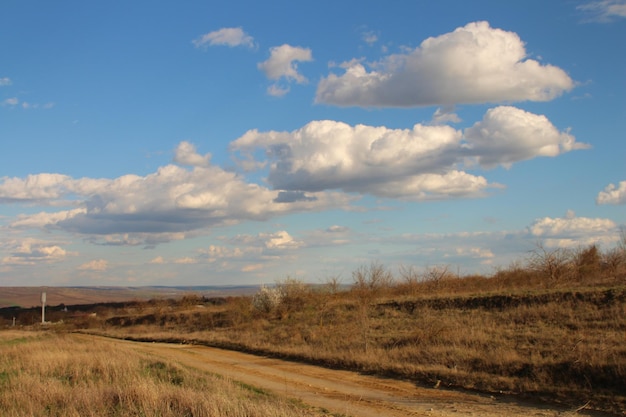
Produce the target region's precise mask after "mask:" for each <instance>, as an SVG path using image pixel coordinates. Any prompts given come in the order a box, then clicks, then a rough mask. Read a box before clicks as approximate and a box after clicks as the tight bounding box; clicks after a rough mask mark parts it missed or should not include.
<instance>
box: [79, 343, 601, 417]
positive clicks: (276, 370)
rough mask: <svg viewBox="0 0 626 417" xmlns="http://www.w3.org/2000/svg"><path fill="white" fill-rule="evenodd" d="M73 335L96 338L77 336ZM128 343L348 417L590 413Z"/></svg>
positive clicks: (213, 352)
mask: <svg viewBox="0 0 626 417" xmlns="http://www.w3.org/2000/svg"><path fill="white" fill-rule="evenodd" d="M76 337H82V338H86V337H96V336H87V335H76ZM118 343H125V344H132V345H133V346H134V348H135V349H137V350H140V351H143V352H147V353H149V354H151V355H156V356H160V357H164V358H167V359H170V360H174V361H177V362H179V363H180V364H182V365H186V366H190V367H193V368H196V369H200V370H204V371H207V372H211V373H215V374H220V375H223V376H225V377H228V378H230V379H233V380H236V381H240V382H243V383H246V384H249V385H253V386H256V387H259V388H262V389H264V390H268V391H272V392H274V393H275V394H278V395H282V396H285V397H289V398H295V399H299V400H301V401H302V402H304V403H306V404H309V405H312V406H315V407H319V408H323V409H326V410H329V411H331V412H333V413H339V414H344V415H347V416H363V417H380V416H446V417H447V416H455V417H456V416H485V417H492V416H493V417H496V416H498V417H500V416H524V417H529V416H573V415H591V414H585V413H584V412H579V413H576V412H575V411H572V410H562V409H561V410H559V409H557V408H554V407H543V406H539V405H536V404H535V405H529V404H526V405H525V404H520V403H514V402H511V401H507V400H506V399H504V398H500V399H498V398H494V397H492V396H486V395H477V394H469V393H462V392H457V391H449V390H443V389H433V388H423V387H418V386H416V385H414V384H412V383H410V382H406V381H397V380H393V379H384V378H378V377H373V376H366V375H361V374H358V373H355V372H348V371H337V370H330V369H326V368H321V367H317V366H312V365H305V364H301V363H294V362H287V361H282V360H278V359H271V358H266V357H260V356H254V355H250V354H245V353H240V352H234V351H229V350H223V349H216V348H211V347H206V346H194V345H176V344H164V343H139V342H128V341H118Z"/></svg>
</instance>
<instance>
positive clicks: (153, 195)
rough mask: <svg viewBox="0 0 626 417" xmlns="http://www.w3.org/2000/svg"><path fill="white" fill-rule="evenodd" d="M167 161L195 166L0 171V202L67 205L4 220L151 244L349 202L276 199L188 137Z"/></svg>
mask: <svg viewBox="0 0 626 417" xmlns="http://www.w3.org/2000/svg"><path fill="white" fill-rule="evenodd" d="M175 159H178V160H179V161H180V162H182V163H185V164H191V165H194V164H195V166H194V167H193V168H190V169H187V168H184V167H181V166H177V165H167V166H163V167H160V168H159V169H158V170H157V171H156V172H154V173H151V174H148V175H146V176H138V175H124V176H122V177H119V178H115V179H91V178H81V179H73V178H71V177H69V176H66V175H60V174H38V175H30V176H28V177H26V178H8V177H3V178H0V203H28V204H30V203H40V202H43V203H46V204H48V205H49V206H51V207H52V206H55V205H62V204H65V205H71V206H73V207H74V208H72V209H70V210H59V211H47V212H41V213H36V214H28V215H26V214H24V215H20V216H18V217H17V218H16V219H15V220H13V221H12V222H10V223H9V225H8V227H9V228H12V229H28V228H38V229H43V230H64V231H68V232H72V233H79V234H82V235H88V236H89V238H88V239H89V240H91V242H92V243H96V244H102V245H141V244H143V245H150V246H153V245H157V244H159V243H163V242H167V241H170V240H178V239H183V238H185V237H187V236H192V235H194V234H195V235H197V234H202V233H206V230H208V229H209V228H211V227H213V226H216V225H230V224H235V223H238V222H241V221H246V220H267V219H269V218H272V217H274V216H278V215H283V214H288V213H295V212H302V211H317V210H323V209H326V208H329V207H334V208H337V207H347V206H348V205H349V203H350V201H351V200H352V198H350V197H348V196H345V195H342V194H340V193H326V192H320V193H310V194H306V195H305V194H302V195H296V196H284V195H283V196H282V198H281V191H280V190H276V191H274V190H269V189H268V188H265V187H263V186H260V185H257V184H254V183H249V182H246V181H245V179H244V178H243V177H241V176H239V175H238V174H236V173H234V172H228V171H225V170H223V169H221V168H219V167H215V166H211V165H210V164H209V155H208V154H207V155H205V156H200V155H198V154H197V153H196V152H195V148H194V147H193V145H191V144H188V143H183V144H181V145H179V147H178V148H177V153H176V156H175ZM286 197H288V198H286ZM67 198H71V200H65V199H67ZM203 231H204V232H203Z"/></svg>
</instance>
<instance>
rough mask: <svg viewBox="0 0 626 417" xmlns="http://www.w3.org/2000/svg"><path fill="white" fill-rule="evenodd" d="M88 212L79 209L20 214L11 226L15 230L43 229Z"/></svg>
mask: <svg viewBox="0 0 626 417" xmlns="http://www.w3.org/2000/svg"><path fill="white" fill-rule="evenodd" d="M86 212H87V210H86V209H84V208H77V209H73V210H63V211H58V212H53V213H48V212H44V211H42V212H40V213H36V214H30V215H25V214H20V215H18V216H17V219H16V220H14V221H12V222H10V223H9V226H10V227H11V228H13V229H42V228H45V227H46V226H48V225H51V224H56V223H59V222H62V221H65V220H68V219H71V218H72V217H74V216H76V215H78V214H84V213H86Z"/></svg>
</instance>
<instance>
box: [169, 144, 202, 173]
mask: <svg viewBox="0 0 626 417" xmlns="http://www.w3.org/2000/svg"><path fill="white" fill-rule="evenodd" d="M210 161H211V154H210V153H207V154H205V155H200V154H198V152H196V147H195V145H193V144H192V143H189V142H186V141H183V142H181V143H179V144H178V147H177V148H176V151H175V154H174V162H176V163H177V164H180V165H189V166H199V167H202V166H208V165H209V163H210Z"/></svg>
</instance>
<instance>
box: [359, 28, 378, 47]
mask: <svg viewBox="0 0 626 417" xmlns="http://www.w3.org/2000/svg"><path fill="white" fill-rule="evenodd" d="M361 38H362V39H363V41H364V42H365V43H366V44H368V45H369V46H372V45H373V44H375V43H376V42H378V35H376V33H374V32H373V31H366V32H363V33H362V34H361Z"/></svg>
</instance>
